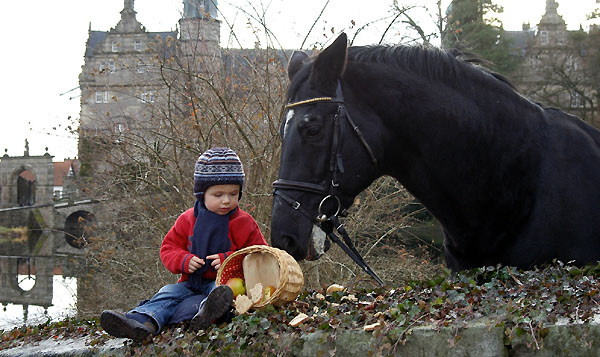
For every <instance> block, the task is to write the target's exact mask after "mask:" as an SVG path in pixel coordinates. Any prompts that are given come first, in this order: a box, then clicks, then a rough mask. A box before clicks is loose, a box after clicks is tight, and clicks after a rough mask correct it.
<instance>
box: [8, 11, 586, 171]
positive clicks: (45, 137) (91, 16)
mask: <svg viewBox="0 0 600 357" xmlns="http://www.w3.org/2000/svg"><path fill="white" fill-rule="evenodd" d="M326 1H327V0H303V1H290V0H250V1H249V0H219V9H220V11H221V14H220V15H219V17H220V19H221V20H222V23H221V45H222V46H223V47H239V46H240V45H239V44H238V43H236V42H234V41H233V39H232V37H231V36H230V35H229V31H228V27H229V26H228V24H232V26H233V27H234V29H235V33H236V34H237V35H238V37H239V38H240V39H241V41H242V44H241V46H242V47H244V48H251V47H254V46H255V43H256V42H257V40H258V42H260V45H261V46H262V47H264V44H265V42H266V41H265V36H264V32H263V31H262V30H261V29H260V28H257V27H256V26H254V27H252V26H250V25H249V24H248V23H249V21H248V20H249V15H248V14H251V15H256V14H263V13H264V14H266V15H265V18H266V21H267V26H268V28H269V29H270V30H271V31H272V32H273V33H274V34H275V35H276V36H277V40H278V44H279V46H276V47H283V48H287V49H298V48H300V46H301V45H302V44H303V42H304V37H305V34H306V33H308V31H309V29H310V28H311V26H312V25H313V23H314V22H315V19H316V18H317V17H318V15H319V13H320V12H321V9H322V7H323V5H324V4H325V3H326ZM449 2H450V0H443V1H442V8H443V9H445V8H446V7H447V5H448V4H449ZM393 3H394V1H393V0H375V1H364V0H329V3H328V5H327V7H326V9H325V11H324V12H323V14H322V16H321V18H320V21H319V22H317V23H316V25H315V26H314V29H313V32H312V34H313V36H312V37H310V38H309V40H308V41H307V42H306V43H305V44H304V47H303V48H304V49H306V48H308V47H310V46H311V45H312V44H315V45H316V46H317V47H318V46H320V45H322V44H323V43H327V41H331V40H332V39H333V38H334V37H335V35H336V34H337V33H339V31H341V30H346V31H347V32H348V33H349V34H353V33H355V32H357V29H358V28H360V27H362V26H363V25H365V24H367V23H372V22H373V21H375V23H373V24H372V25H369V26H367V27H366V28H365V29H364V30H363V31H361V32H360V33H359V34H358V35H357V36H356V39H355V41H354V44H356V45H367V44H373V43H377V42H378V41H379V40H380V38H379V36H380V34H381V33H382V32H383V30H384V28H385V26H386V25H387V22H386V19H388V20H389V16H390V12H389V11H390V8H391V6H392V4H393ZM398 3H399V4H407V5H420V6H428V7H429V9H434V8H435V4H436V1H435V0H421V1H417V0H404V1H403V0H398ZM496 3H497V4H499V5H501V6H503V7H504V13H503V14H502V15H501V16H500V19H501V20H502V21H503V23H504V29H506V30H520V29H521V26H522V24H523V23H524V22H529V23H530V24H531V25H532V26H534V25H535V24H537V22H538V21H539V20H540V18H541V16H542V14H543V13H544V12H545V6H546V0H496ZM123 4H124V2H123V0H102V1H99V0H95V1H92V0H59V1H47V0H31V1H8V0H3V1H0V31H1V33H3V36H2V37H3V45H4V51H2V56H0V71H1V72H0V73H1V77H0V78H1V83H2V85H1V86H0V98H1V101H0V104H1V105H0V156H1V155H3V154H4V152H5V149H7V151H6V153H7V154H8V155H10V156H20V155H23V152H24V148H25V140H26V139H27V140H28V142H29V154H30V155H43V154H44V153H45V148H46V147H47V148H48V152H49V153H50V154H51V155H53V156H54V161H62V160H63V159H66V158H73V157H76V156H77V138H76V137H75V136H73V135H71V134H69V133H68V131H67V130H66V129H67V128H68V127H69V126H70V127H71V128H76V127H77V121H78V119H79V89H78V76H79V74H80V73H81V66H82V65H83V61H84V58H83V55H84V51H85V43H86V40H87V38H88V29H89V28H90V27H91V29H92V30H95V31H108V30H110V28H112V27H114V26H115V25H116V24H117V23H118V22H119V19H120V11H121V10H122V9H123ZM558 4H559V8H558V13H559V14H560V15H562V16H563V18H564V20H565V21H566V23H567V26H568V29H570V30H576V29H578V28H579V26H580V24H582V25H583V26H584V29H587V26H588V24H589V22H587V21H586V14H589V13H590V12H591V11H592V9H593V8H594V6H595V5H596V0H558ZM135 10H136V12H137V19H138V21H140V22H141V23H142V24H143V25H144V26H145V27H146V29H147V30H148V31H151V32H160V31H171V30H175V29H176V26H177V21H178V20H179V18H180V17H181V13H182V10H183V3H182V1H181V0H136V1H135ZM242 10H245V12H244V11H242ZM413 11H414V12H413V13H412V14H413V16H414V17H415V18H418V19H419V23H420V24H421V25H422V26H424V27H428V26H431V28H432V29H433V22H432V20H431V18H430V17H429V15H428V13H433V12H427V11H426V10H425V9H422V8H416V9H415V10H413ZM225 20H226V21H225ZM250 23H252V21H250ZM353 23H354V24H353ZM332 30H333V31H332ZM396 32H399V30H397V31H396ZM351 37H352V36H351ZM276 45H277V44H276Z"/></svg>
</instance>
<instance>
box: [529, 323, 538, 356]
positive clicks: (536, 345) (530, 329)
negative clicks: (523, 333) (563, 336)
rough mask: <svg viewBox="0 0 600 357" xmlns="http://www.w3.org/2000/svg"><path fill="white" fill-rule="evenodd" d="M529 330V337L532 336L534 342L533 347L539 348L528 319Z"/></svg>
mask: <svg viewBox="0 0 600 357" xmlns="http://www.w3.org/2000/svg"><path fill="white" fill-rule="evenodd" d="M529 331H530V332H531V338H533V342H535V348H536V349H537V350H539V349H540V345H539V344H538V342H537V339H536V338H535V334H534V333H533V326H531V321H529Z"/></svg>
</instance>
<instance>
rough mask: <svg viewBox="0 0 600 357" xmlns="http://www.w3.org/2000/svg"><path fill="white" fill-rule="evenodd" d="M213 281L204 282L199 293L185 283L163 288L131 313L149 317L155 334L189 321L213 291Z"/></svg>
mask: <svg viewBox="0 0 600 357" xmlns="http://www.w3.org/2000/svg"><path fill="white" fill-rule="evenodd" d="M215 287H216V286H215V281H214V280H205V281H203V282H202V287H201V288H200V290H199V291H197V292H194V291H192V290H191V289H190V288H189V284H188V282H187V281H184V282H180V283H177V284H169V285H165V286H163V287H162V288H161V289H160V290H159V291H158V292H157V293H156V294H155V295H154V296H153V297H152V299H150V300H146V301H144V302H142V303H140V305H138V306H137V307H135V308H134V309H132V310H131V311H129V312H130V313H132V312H137V313H139V314H144V315H147V316H150V317H151V318H152V319H153V320H154V321H155V322H156V325H157V326H158V330H157V331H156V333H157V334H158V333H159V332H160V330H161V329H162V328H163V326H165V325H172V324H176V323H179V322H182V321H187V320H191V319H192V318H193V317H194V315H196V313H197V312H198V310H200V308H202V306H204V303H205V302H206V297H207V296H208V294H210V292H211V291H213V290H214V289H215Z"/></svg>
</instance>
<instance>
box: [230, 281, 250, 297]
mask: <svg viewBox="0 0 600 357" xmlns="http://www.w3.org/2000/svg"><path fill="white" fill-rule="evenodd" d="M225 284H226V285H227V286H229V287H230V288H231V290H232V291H233V298H235V297H236V296H238V295H243V294H245V293H246V286H245V285H244V279H242V278H231V279H229V280H227V283H225Z"/></svg>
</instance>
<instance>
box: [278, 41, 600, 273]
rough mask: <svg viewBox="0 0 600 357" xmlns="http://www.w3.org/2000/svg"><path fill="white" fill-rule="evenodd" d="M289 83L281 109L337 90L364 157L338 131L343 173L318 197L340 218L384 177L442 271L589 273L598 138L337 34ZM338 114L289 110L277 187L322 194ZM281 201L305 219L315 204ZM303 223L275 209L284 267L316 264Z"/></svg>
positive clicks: (299, 195) (595, 250)
mask: <svg viewBox="0 0 600 357" xmlns="http://www.w3.org/2000/svg"><path fill="white" fill-rule="evenodd" d="M288 72H289V76H290V80H291V83H290V87H289V90H288V98H287V99H288V102H290V103H292V102H299V101H303V100H307V99H311V98H317V99H319V98H320V97H323V96H330V97H336V86H337V83H338V81H339V83H341V92H342V93H343V96H344V100H345V101H344V102H345V106H346V110H347V112H348V113H349V115H350V116H351V118H352V120H353V121H354V123H356V126H357V127H358V128H359V130H360V131H361V132H362V134H363V135H364V138H365V141H366V143H367V144H365V145H366V146H365V145H361V142H360V140H359V139H358V138H357V136H356V135H354V134H353V133H352V129H351V128H350V127H349V125H348V123H345V122H344V123H342V124H341V133H342V134H341V138H342V140H341V142H340V144H339V146H338V147H339V151H337V154H338V156H339V157H341V158H342V161H343V165H342V166H336V167H343V169H342V170H340V169H336V170H337V171H336V170H334V171H335V173H336V181H337V184H339V186H337V187H335V189H334V190H333V191H332V190H331V189H330V191H329V192H330V193H331V192H335V196H337V197H339V198H340V200H341V202H342V205H343V206H344V207H349V206H350V205H351V204H352V202H353V199H354V197H355V196H356V195H357V194H358V193H359V192H361V191H362V190H364V189H365V188H366V187H368V185H369V184H371V183H372V182H373V181H374V180H375V179H376V178H378V177H380V176H381V175H390V176H393V177H395V178H396V179H398V181H400V182H401V183H402V184H403V185H404V187H405V188H406V189H407V190H408V191H409V192H411V193H412V194H413V195H414V196H415V197H416V198H417V199H418V200H419V201H420V202H421V203H422V204H423V205H424V206H425V207H426V208H427V209H428V210H429V211H430V212H431V213H432V214H433V215H434V216H435V217H436V218H437V219H438V220H439V221H440V223H441V225H442V227H443V230H444V234H445V241H444V245H445V254H446V262H447V264H448V266H449V267H450V268H452V269H453V270H461V269H465V268H470V267H475V266H483V265H493V264H497V263H501V264H505V265H511V266H518V267H523V268H528V267H531V266H533V265H535V264H539V263H543V262H548V261H550V260H551V259H553V258H557V259H560V260H562V261H572V260H575V261H576V263H578V264H583V263H588V262H592V261H596V260H600V224H599V222H598V221H599V220H600V131H598V130H596V129H595V128H593V127H591V126H589V125H588V124H586V123H584V122H583V121H581V120H579V119H578V118H576V117H574V116H571V115H568V114H566V113H563V112H561V111H559V110H555V109H545V108H542V107H541V106H540V105H538V104H535V103H533V102H531V101H530V100H528V99H526V98H524V97H522V96H521V95H519V94H518V93H517V92H516V91H515V90H514V89H513V88H512V87H511V86H510V85H509V84H508V83H507V82H506V81H504V80H502V79H499V78H498V77H496V76H494V75H492V74H490V73H489V72H486V71H484V70H482V69H481V68H479V67H476V66H473V65H471V64H469V63H466V62H463V61H460V60H458V59H456V58H454V57H453V56H451V55H449V54H446V53H445V52H442V51H439V50H432V49H423V48H420V47H403V46H398V47H358V48H353V47H351V48H349V49H347V48H346V37H345V35H343V36H340V38H338V39H337V40H336V41H335V42H334V43H333V44H332V45H331V46H330V47H328V48H327V49H325V50H324V51H323V52H322V53H321V54H320V55H319V56H318V57H316V59H309V58H308V57H307V56H306V55H304V54H302V53H300V52H296V53H295V54H294V56H293V57H292V59H291V60H290V64H289V69H288ZM301 104H303V103H301ZM337 109H338V104H337V103H334V102H330V101H326V100H319V101H315V102H314V103H308V104H305V105H304V104H303V105H298V106H291V107H290V109H288V111H287V112H286V115H287V116H286V118H284V123H282V129H283V130H282V132H284V134H283V147H282V154H281V168H280V173H279V178H280V179H283V181H285V180H293V181H294V182H307V183H312V184H317V185H322V186H325V187H330V186H329V181H330V180H331V179H332V177H331V176H332V172H333V171H331V169H330V168H331V166H330V165H329V163H330V152H332V149H331V147H332V145H333V144H332V141H333V139H332V137H333V133H334V128H333V125H332V124H331V122H332V119H331V118H332V117H333V116H334V114H335V113H336V110H337ZM369 150H370V151H372V153H373V155H374V156H375V159H376V161H373V160H370V158H369ZM342 171H343V172H342ZM281 191H282V192H285V193H286V194H287V195H288V196H289V197H292V198H293V199H294V200H297V202H300V203H302V205H303V208H304V210H305V212H310V214H313V213H314V215H315V216H316V212H317V207H318V205H319V202H320V201H321V200H322V198H323V196H324V195H325V194H318V193H314V192H306V191H305V190H301V189H300V190H296V189H294V188H293V187H292V186H287V187H283V188H281ZM305 216H306V214H304V215H303V214H301V213H300V212H298V211H297V210H294V209H292V208H290V207H289V206H288V205H286V204H285V202H283V200H280V199H277V196H276V199H275V200H274V205H273V217H272V242H273V245H274V246H277V247H280V248H282V249H285V250H287V251H288V252H289V253H290V254H292V255H293V256H294V257H295V258H296V259H303V258H308V259H316V258H318V254H316V252H317V251H320V250H322V248H320V247H316V246H315V245H314V244H313V243H311V242H310V239H309V236H310V232H311V230H312V226H313V222H311V221H310V220H309V219H308V218H307V217H305Z"/></svg>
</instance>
